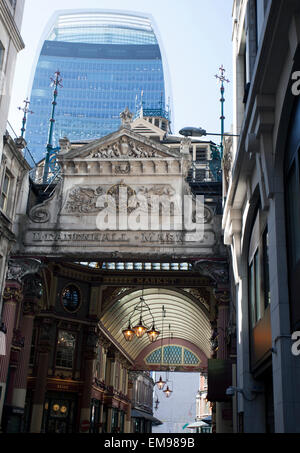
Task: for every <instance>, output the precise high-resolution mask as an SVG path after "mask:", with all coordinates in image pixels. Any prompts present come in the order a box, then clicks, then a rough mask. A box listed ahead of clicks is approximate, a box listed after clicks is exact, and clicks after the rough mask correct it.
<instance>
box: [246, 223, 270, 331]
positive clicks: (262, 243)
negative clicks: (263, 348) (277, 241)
mask: <svg viewBox="0 0 300 453" xmlns="http://www.w3.org/2000/svg"><path fill="white" fill-rule="evenodd" d="M262 231H263V232H262V233H261V217H260V215H259V214H258V215H257V217H256V221H255V224H254V227H253V230H252V236H251V240H250V247H249V312H250V313H249V314H250V319H251V325H252V327H255V326H256V325H257V323H258V322H259V321H260V320H261V319H262V318H263V317H264V313H265V310H266V309H267V308H268V306H269V305H270V300H271V297H270V282H269V276H270V274H269V234H268V229H267V228H263V229H262Z"/></svg>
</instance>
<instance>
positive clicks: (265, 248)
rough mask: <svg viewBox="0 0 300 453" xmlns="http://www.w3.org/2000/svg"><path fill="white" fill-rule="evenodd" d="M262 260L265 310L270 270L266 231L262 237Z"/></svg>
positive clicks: (268, 301) (268, 298) (268, 295)
mask: <svg viewBox="0 0 300 453" xmlns="http://www.w3.org/2000/svg"><path fill="white" fill-rule="evenodd" d="M263 260H264V300H265V308H267V307H268V305H270V303H271V293H270V272H269V271H270V269H269V234H268V230H266V231H265V232H264V235H263Z"/></svg>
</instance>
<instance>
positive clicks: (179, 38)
mask: <svg viewBox="0 0 300 453" xmlns="http://www.w3.org/2000/svg"><path fill="white" fill-rule="evenodd" d="M232 3H233V0H151V2H149V1H146V0H85V1H83V0H51V1H50V2H46V1H45V0H43V1H41V0H25V12H24V18H23V26H22V37H23V40H24V42H25V45H26V48H25V50H23V51H22V52H21V53H20V54H19V56H18V61H17V67H16V75H15V80H14V85H13V93H12V99H11V108H10V115H9V121H10V122H11V124H12V126H13V127H14V129H15V130H16V132H18V133H19V130H20V128H21V118H22V115H21V113H20V112H19V111H18V110H17V107H18V106H20V105H22V101H23V100H24V99H25V98H26V96H27V95H28V86H29V79H30V74H31V72H32V70H33V62H34V58H35V54H36V50H37V47H38V43H39V41H40V38H41V35H42V33H43V31H44V28H45V26H46V25H47V23H48V21H49V19H50V17H51V15H52V14H53V13H54V11H56V10H60V9H72V8H73V9H75V8H99V9H118V10H127V11H136V12H144V13H150V14H152V16H153V17H154V19H155V22H156V25H157V27H158V29H159V32H160V36H161V39H162V42H163V46H164V49H165V53H166V56H167V60H168V65H169V72H170V78H171V84H172V92H173V108H174V112H173V113H174V119H175V121H174V122H173V133H178V131H179V130H180V129H181V128H182V127H185V126H201V127H203V128H204V129H206V130H207V131H208V132H219V130H220V102H219V101H220V91H219V84H218V82H217V80H216V79H215V77H214V75H215V74H216V73H217V72H218V68H219V67H220V66H221V65H222V64H223V65H224V67H225V68H226V70H227V71H226V76H227V78H229V80H230V81H231V83H230V84H229V85H228V86H226V95H225V97H226V104H225V109H226V125H225V127H226V130H227V131H229V130H230V128H231V123H232V111H233V108H232V41H231V35H232V18H231V11H232ZM50 110H51V106H49V115H50ZM216 140H218V139H217V138H216Z"/></svg>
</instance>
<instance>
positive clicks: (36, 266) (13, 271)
mask: <svg viewBox="0 0 300 453" xmlns="http://www.w3.org/2000/svg"><path fill="white" fill-rule="evenodd" d="M41 264H42V263H41V261H39V260H35V259H26V260H9V262H8V270H7V275H6V280H7V281H17V282H19V283H21V281H22V279H23V278H24V277H26V276H27V275H33V274H36V273H37V272H39V270H40V268H41Z"/></svg>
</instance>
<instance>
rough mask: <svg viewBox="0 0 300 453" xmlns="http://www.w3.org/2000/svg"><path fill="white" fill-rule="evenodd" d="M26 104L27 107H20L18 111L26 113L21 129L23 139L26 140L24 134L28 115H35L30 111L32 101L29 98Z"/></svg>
mask: <svg viewBox="0 0 300 453" xmlns="http://www.w3.org/2000/svg"><path fill="white" fill-rule="evenodd" d="M24 104H25V106H24V107H23V108H22V107H18V110H21V111H22V112H24V116H23V120H22V129H21V137H22V138H24V134H25V130H26V128H25V126H26V122H27V115H28V113H30V114H33V113H34V112H32V111H31V110H29V105H30V101H29V100H28V98H26V100H25V101H24Z"/></svg>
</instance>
